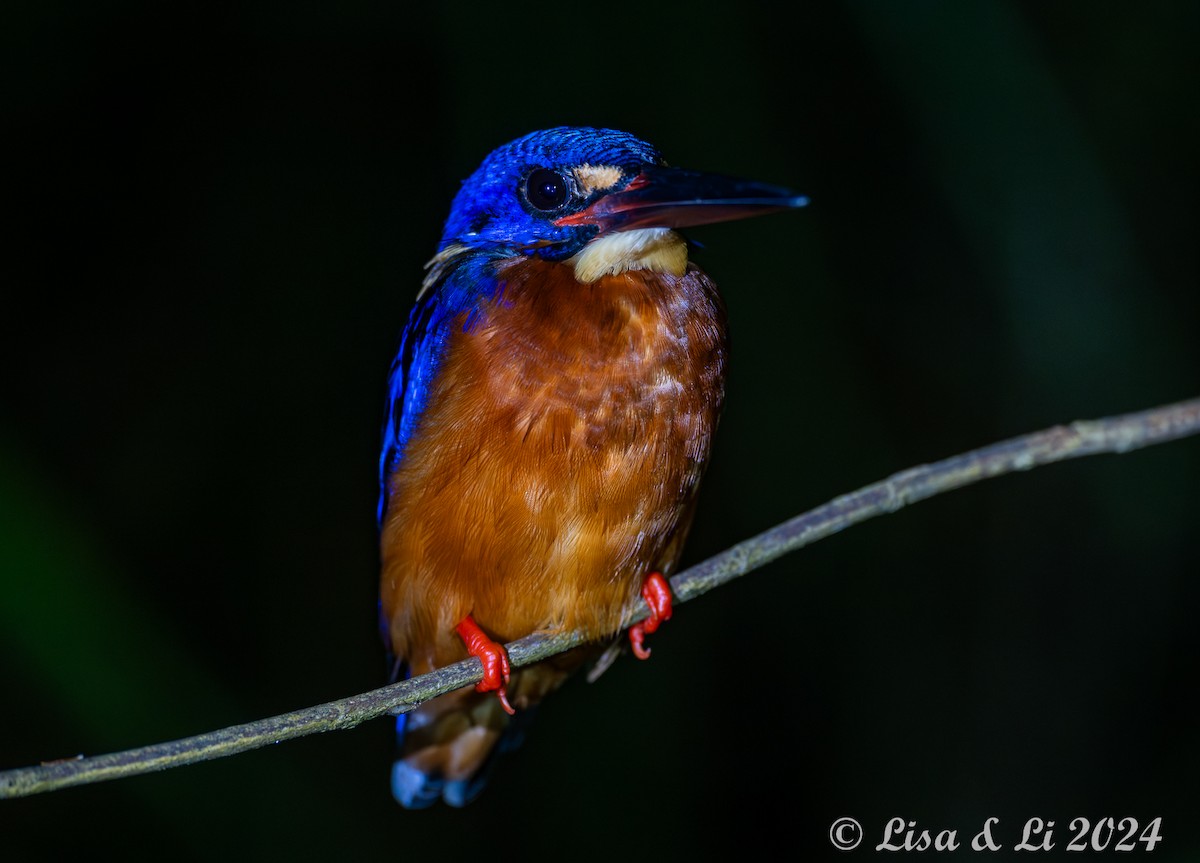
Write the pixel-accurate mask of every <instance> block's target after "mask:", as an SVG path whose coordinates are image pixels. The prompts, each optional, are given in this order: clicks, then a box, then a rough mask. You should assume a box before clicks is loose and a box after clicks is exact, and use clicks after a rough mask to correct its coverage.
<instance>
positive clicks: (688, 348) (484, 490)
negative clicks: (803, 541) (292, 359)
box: [379, 128, 805, 808]
mask: <svg viewBox="0 0 1200 863" xmlns="http://www.w3.org/2000/svg"><path fill="white" fill-rule="evenodd" d="M804 203H805V199H803V198H801V197H798V196H796V195H795V194H793V193H792V192H790V191H788V190H786V189H781V188H778V187H775V186H767V185H763V184H760V183H754V182H748V181H743V180H735V179H731V178H727V177H721V176H717V175H712V174H702V173H697V172H693V171H685V170H679V169H675V168H669V167H667V166H666V165H665V163H664V162H663V160H662V158H661V157H660V155H659V153H658V151H657V150H656V149H655V148H654V147H652V146H651V145H650V144H647V143H646V142H645V141H641V140H639V139H638V138H635V137H634V136H633V135H630V134H627V133H624V132H618V131H613V130H607V129H590V128H557V129H548V130H545V131H540V132H534V133H532V134H530V135H526V136H525V137H523V138H519V139H517V140H515V141H512V142H511V143H509V144H506V145H504V146H503V147H500V148H499V149H498V150H496V151H494V152H493V153H492V154H491V155H489V156H488V157H487V158H486V159H485V160H484V162H483V164H482V165H481V166H480V167H479V169H478V170H476V171H475V173H474V174H472V175H471V176H470V177H469V178H467V180H466V181H465V182H464V183H463V185H462V189H461V190H460V191H459V193H458V195H457V196H456V197H455V199H454V203H453V205H452V207H451V210H450V217H449V219H448V220H447V222H446V227H445V232H444V233H443V235H442V240H441V245H440V246H439V248H438V251H437V254H436V255H435V256H434V257H433V259H432V260H431V261H430V263H429V265H428V275H427V276H426V278H425V281H424V285H423V286H422V288H421V291H420V293H419V295H418V297H417V303H416V306H415V307H414V308H413V310H412V313H411V315H410V317H409V320H408V325H407V327H406V328H405V331H404V335H403V340H402V343H401V347H400V351H399V354H398V356H397V357H396V359H395V361H394V362H393V364H392V369H391V375H390V378H389V390H388V407H387V417H386V421H385V424H384V440H383V452H382V455H381V457H380V465H379V467H380V500H379V523H380V530H381V558H382V567H381V577H380V612H381V615H380V618H381V629H382V632H383V637H384V640H385V643H386V644H387V646H388V649H389V651H390V654H391V656H392V657H393V660H394V661H393V666H392V668H393V671H392V675H393V679H395V678H399V677H402V676H404V675H416V674H423V673H425V672H428V671H430V670H432V669H434V668H438V667H440V666H443V665H447V664H449V663H452V662H456V661H458V660H460V659H463V658H465V657H466V656H467V655H468V654H471V655H474V656H478V657H480V659H481V660H482V661H483V665H484V670H485V675H484V679H483V682H481V683H480V684H479V685H478V686H477V687H476V689H475V690H472V689H465V690H460V691H458V692H454V693H450V694H447V695H444V696H441V697H439V698H436V699H434V700H433V701H431V702H428V703H427V704H424V705H422V706H421V707H420V708H418V709H417V710H415V711H413V712H412V713H410V714H407V715H405V716H401V717H399V720H398V732H399V737H400V741H401V742H400V747H401V748H400V754H399V756H398V759H397V761H396V763H395V765H394V766H393V770H392V790H393V794H394V795H395V797H396V799H397V800H398V801H399V802H400V803H401V804H402V805H404V806H406V807H410V808H422V807H425V806H429V805H432V804H433V803H435V802H436V801H437V800H438V798H439V797H440V798H443V799H444V800H445V801H446V802H447V803H449V804H451V805H455V806H461V805H463V804H465V803H467V802H469V801H470V800H471V799H472V798H473V797H474V796H475V795H476V794H478V792H479V790H480V789H481V788H482V786H483V781H484V778H485V776H486V772H487V770H486V768H487V767H489V766H490V761H491V759H492V756H493V755H494V754H495V753H496V752H497V751H500V750H503V749H504V748H506V745H505V742H506V741H507V742H511V741H512V740H513V739H514V738H516V737H519V734H520V731H521V726H522V725H523V720H524V719H527V718H528V716H529V715H530V710H531V708H533V707H534V706H535V705H536V704H537V703H538V702H539V701H540V700H541V699H542V697H543V696H545V695H546V694H547V693H549V692H551V691H553V690H554V689H556V688H557V687H558V686H559V685H560V684H561V683H562V681H563V680H564V679H565V678H566V676H567V675H568V674H569V673H570V672H571V671H573V670H574V669H575V668H576V667H578V666H579V665H580V664H582V663H583V662H584V661H586V660H587V659H588V658H589V657H590V656H594V655H595V652H596V651H589V650H588V649H587V648H580V649H577V650H576V651H573V652H571V653H568V654H566V655H564V656H561V657H558V658H556V659H553V660H548V661H546V662H543V663H539V664H537V665H534V666H531V667H529V668H524V669H519V670H517V671H512V670H511V669H510V668H509V664H508V657H507V654H506V653H505V651H504V648H503V647H502V646H501V645H502V644H503V643H504V642H506V641H511V640H513V639H516V638H519V637H522V636H525V635H529V634H530V633H533V632H535V631H553V630H562V629H576V628H580V629H582V630H583V631H585V632H586V633H587V634H588V635H589V636H591V637H592V638H593V639H595V641H596V642H597V643H600V642H603V641H604V640H606V639H611V638H613V637H614V636H616V635H617V633H618V631H619V629H620V627H621V623H622V620H623V618H624V617H625V615H626V614H627V612H629V611H630V610H631V609H633V608H635V607H636V606H637V604H638V603H642V602H648V603H649V604H650V607H651V614H650V617H649V618H647V620H646V621H645V622H644V623H643V624H640V625H638V626H635V627H632V628H631V630H630V633H629V637H630V641H631V644H632V648H633V650H634V652H635V653H636V654H637V655H638V656H640V657H643V658H644V657H645V656H647V655H648V651H647V650H645V648H644V646H643V639H644V636H645V634H646V633H647V632H653V631H654V630H655V629H656V628H657V626H658V624H659V623H660V622H661V621H662V620H664V619H666V618H668V617H670V614H671V604H670V602H671V600H670V597H671V594H670V589H669V588H668V586H667V583H666V581H665V578H664V574H669V573H670V572H671V570H672V569H673V568H674V567H675V565H676V563H677V561H678V560H679V555H680V552H681V550H682V547H683V541H684V537H685V536H686V534H687V531H688V527H689V526H690V523H691V521H692V515H693V512H694V509H695V501H696V490H697V487H698V485H699V483H700V477H701V475H702V474H703V473H704V468H705V465H706V463H707V461H708V457H709V451H710V448H711V445H712V437H713V432H714V430H715V429H716V426H717V419H718V417H719V415H720V412H721V403H722V400H723V397H724V387H725V371H726V359H727V354H728V338H727V334H726V326H725V311H724V307H723V305H722V302H721V299H720V296H719V295H718V294H717V289H716V286H715V285H713V283H712V281H711V280H710V279H709V278H708V277H707V276H706V275H705V274H704V273H703V272H701V271H700V269H699V268H698V267H696V266H695V265H694V264H692V263H690V262H689V261H688V246H687V244H686V242H685V240H684V239H683V238H682V237H681V236H680V235H679V234H677V233H676V232H675V230H674V229H675V228H681V227H686V226H689V225H699V224H703V223H707V222H716V221H722V220H726V219H735V218H741V217H743V216H749V215H754V214H757V213H764V212H770V211H773V210H780V209H785V208H789V207H797V206H802V205H803V204H804ZM490 693H495V694H494V695H493V694H490ZM497 696H498V697H497ZM514 709H515V710H517V711H519V712H518V713H517V715H516V717H514V718H510V714H512V713H513V712H514ZM498 744H499V745H498Z"/></svg>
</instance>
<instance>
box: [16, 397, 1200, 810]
mask: <svg viewBox="0 0 1200 863" xmlns="http://www.w3.org/2000/svg"><path fill="white" fill-rule="evenodd" d="M1197 433H1200V398H1197V399H1192V400H1190V401H1184V402H1179V403H1177V404H1173V405H1166V406H1163V407H1158V408H1152V409H1149V410H1145V411H1140V412H1138V413H1131V414H1125V415H1122V416H1115V417H1107V418H1104V419H1098V420H1084V421H1079V422H1074V423H1071V424H1070V425H1067V426H1055V427H1054V428H1050V429H1047V430H1045V431H1040V432H1035V433H1033V434H1028V435H1023V436H1021V437H1016V438H1012V439H1010V440H1007V441H1002V442H1000V443H997V444H993V445H991V446H987V447H983V448H982V449H977V450H972V451H971V452H967V453H963V454H962V455H957V456H953V457H951V458H948V459H944V460H943V461H939V462H936V463H934V464H930V465H921V466H919V467H914V468H911V469H909V470H906V471H902V472H900V473H897V474H894V475H893V476H891V477H889V478H888V479H885V480H883V481H882V482H877V483H874V484H872V485H868V486H865V487H864V488H861V489H859V490H858V491H855V492H851V493H850V494H847V495H843V496H842V497H839V498H836V499H834V500H832V501H830V502H829V503H826V504H824V505H823V506H819V507H817V508H816V509H814V510H811V511H810V512H807V513H804V514H803V515H800V516H797V517H796V518H793V519H791V520H790V521H786V522H784V523H783V524H780V525H777V526H776V527H773V528H771V529H770V530H767V531H765V532H763V533H760V534H759V535H758V536H755V537H752V538H751V539H748V540H746V541H744V542H741V543H739V544H738V545H735V546H733V547H732V548H730V549H728V550H726V551H724V552H722V553H721V554H718V555H716V556H715V557H712V558H709V559H708V560H706V561H704V562H703V563H700V564H697V565H696V566H693V567H692V568H690V569H688V570H685V571H684V572H681V573H679V574H678V575H676V576H675V577H674V578H672V579H671V589H672V590H673V591H674V594H675V602H676V603H677V604H678V603H683V602H687V601H689V600H691V599H695V598H696V597H697V596H700V595H701V594H703V593H707V592H708V591H710V590H712V589H713V588H715V587H718V586H720V585H722V584H725V583H726V582H728V581H732V580H733V579H735V578H738V577H739V576H742V575H745V574H746V573H748V572H751V571H753V570H755V569H758V568H759V567H761V566H764V565H766V564H767V563H770V562H771V561H773V560H775V559H776V558H778V557H780V556H782V555H784V554H787V553H788V552H791V551H795V550H797V549H799V548H803V547H804V546H806V545H809V544H810V543H813V542H816V541H817V540H819V539H823V538H825V537H827V536H830V535H832V534H834V533H837V532H838V531H841V530H844V529H845V528H847V527H850V526H851V525H854V524H858V523H859V522H862V521H866V520H867V519H869V518H874V517H875V516H878V515H884V514H886V513H892V512H895V511H896V510H898V509H901V508H902V507H905V506H907V505H908V504H910V503H916V502H917V501H920V500H924V499H926V498H929V497H933V496H934V495H936V494H941V493H943V492H947V491H952V490H953V489H957V488H962V487H963V486H967V485H971V484H973V483H976V482H979V481H980V480H984V479H988V478H990V477H994V476H1000V475H1002V474H1006V473H1012V472H1014V471H1019V470H1029V469H1030V468H1033V467H1037V466H1039V465H1044V464H1051V463H1053V462H1058V461H1065V460H1067V459H1072V458H1081V457H1083V456H1088V455H1096V454H1098V453H1124V452H1129V451H1130V450H1135V449H1140V448H1141V447H1146V446H1151V445H1153V444H1159V443H1165V442H1167V441H1171V440H1176V439H1178V438H1182V437H1187V436H1189V435H1194V434H1197ZM644 617H645V611H644V610H642V611H640V612H639V613H637V614H635V615H633V616H631V617H630V618H629V620H627V621H626V623H625V625H626V626H628V625H631V624H633V623H636V622H638V621H639V620H642V619H643V618H644ZM584 641H585V639H584V638H583V636H582V635H581V634H580V633H579V632H566V633H561V634H558V635H553V636H547V635H531V636H529V637H527V638H522V639H520V640H519V641H515V642H513V643H511V644H509V645H508V652H509V657H510V659H511V661H512V664H513V665H514V666H522V665H529V664H531V663H534V662H538V661H539V660H542V659H546V658H548V657H550V656H553V655H555V654H558V653H562V652H564V651H566V650H569V649H570V648H572V647H576V646H578V645H580V644H582V643H584ZM481 677H482V666H481V665H480V662H479V660H478V659H475V658H471V659H466V660H463V661H462V662H458V663H456V664H454V665H450V666H447V667H445V668H441V669H438V670H437V671H434V672H432V673H430V674H424V675H421V676H420V677H414V678H410V679H409V680H405V681H403V682H400V683H395V684H392V685H391V686H385V687H383V688H382V689H376V690H374V691H372V692H367V693H364V694H362V695H355V696H352V697H350V698H343V699H340V700H338V701H330V702H328V703H327V704H321V705H318V706H316V707H310V708H307V709H304V710H297V711H294V712H292V713H285V714H283V715H281V716H273V717H270V718H269V719H262V720H259V721H257V722H248V723H246V724H244V725H235V726H232V727H230V728H224V729H221V730H220V731H212V732H209V733H207V734H199V735H197V736H195V737H187V738H184V739H182V740H175V741H172V742H169V743H159V744H155V745H152V746H143V747H141V748H138V749H129V750H126V751H124V752H116V753H111V754H108V755H97V756H94V757H91V758H83V757H80V758H76V759H68V760H62V761H52V762H47V763H43V764H41V765H39V766H36V767H26V768H21V769H16V770H7V771H4V772H0V798H8V797H24V796H28V795H32V794H39V793H42V792H45V791H54V790H57V789H60V788H67V787H70V786H72V785H83V784H87V783H92V782H103V781H105V780H108V779H119V778H121V777H125V776H134V775H137V774H140V773H149V772H152V771H156V770H166V769H167V768H170V767H180V766H183V765H185V764H193V763H195V762H198V761H208V760H211V759H214V758H223V757H225V756H227V755H234V754H236V753H239V752H245V751H247V750H251V749H258V748H260V747H262V746H266V745H268V744H271V743H279V742H281V741H283V740H291V739H293V738H296V737H303V736H305V735H308V734H316V733H318V732H322V731H334V730H340V729H344V728H353V727H354V726H356V725H359V724H360V723H362V722H366V721H367V720H369V719H375V718H377V717H379V716H383V715H385V714H399V713H407V712H408V711H410V710H412V709H413V708H414V707H416V706H417V705H419V704H421V703H422V702H425V701H428V700H429V699H431V698H435V697H437V696H438V695H442V694H444V693H447V692H450V691H452V690H455V689H460V688H462V687H464V686H469V685H472V684H474V683H477V682H478V681H479V680H480V678H481Z"/></svg>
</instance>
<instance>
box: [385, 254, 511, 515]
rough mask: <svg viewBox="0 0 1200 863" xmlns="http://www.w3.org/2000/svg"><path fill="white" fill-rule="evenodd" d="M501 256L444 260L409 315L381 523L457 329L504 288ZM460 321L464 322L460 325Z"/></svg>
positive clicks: (392, 395)
mask: <svg viewBox="0 0 1200 863" xmlns="http://www.w3.org/2000/svg"><path fill="white" fill-rule="evenodd" d="M495 261H496V256H495V255H493V254H488V253H480V252H470V253H467V252H466V250H464V251H463V252H462V253H458V254H457V255H455V256H454V257H452V258H448V259H447V260H446V261H445V262H443V265H442V266H439V267H438V268H436V269H435V270H434V271H433V273H432V274H431V277H432V279H433V280H434V282H433V284H431V285H429V286H428V287H427V288H426V289H425V290H424V291H422V293H421V296H420V297H419V298H418V300H417V304H416V305H415V306H414V307H413V310H412V312H411V313H410V314H409V316H408V324H407V325H406V326H405V327H404V335H403V336H402V337H401V340H400V351H399V352H398V353H397V354H396V358H395V359H394V360H392V368H391V371H390V372H389V374H388V393H387V411H386V414H385V418H384V423H383V448H382V451H381V452H380V454H379V505H378V510H377V512H376V518H377V519H378V521H379V522H380V523H382V522H383V516H384V514H385V513H386V512H387V496H388V478H389V477H391V475H392V471H394V470H395V469H396V466H397V465H398V464H400V462H401V460H402V459H403V458H404V450H405V447H406V446H408V442H409V440H410V439H411V438H412V435H413V432H414V431H415V430H416V427H417V421H418V420H419V419H420V417H421V414H422V412H423V411H424V410H425V407H426V405H427V404H428V402H429V395H430V392H431V390H432V387H433V382H434V380H435V379H436V377H437V373H438V370H439V369H440V367H441V364H442V360H443V359H444V357H445V353H446V344H447V342H448V341H449V340H450V334H451V333H452V332H453V331H454V328H455V326H461V327H462V328H463V329H464V330H466V329H469V328H470V327H472V326H473V325H474V324H475V322H476V320H477V318H478V315H477V313H476V310H477V309H478V306H479V300H480V299H481V298H486V297H491V296H493V295H494V294H495V293H496V292H497V291H498V290H500V289H501V288H502V287H503V286H502V285H500V284H498V283H497V282H496V280H495V269H494V265H495ZM460 320H461V324H459V323H456V322H458V321H460Z"/></svg>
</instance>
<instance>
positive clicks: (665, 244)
mask: <svg viewBox="0 0 1200 863" xmlns="http://www.w3.org/2000/svg"><path fill="white" fill-rule="evenodd" d="M687 260H688V257H687V243H686V242H685V241H684V239H683V237H681V236H679V234H677V233H675V232H674V231H672V230H671V229H670V228H637V229H635V230H632V231H614V232H613V233H611V234H604V235H603V236H600V237H596V238H595V239H594V240H592V241H591V242H590V243H588V244H587V245H586V246H584V247H583V249H582V250H581V251H580V252H579V253H578V254H577V255H575V256H574V257H572V258H568V259H567V263H568V264H571V265H572V266H573V267H574V268H575V278H576V279H578V280H579V281H581V282H594V281H596V280H597V279H599V278H600V277H601V276H615V275H618V274H620V273H624V272H625V271H627V270H650V271H652V272H655V273H671V274H672V275H675V276H682V275H683V274H684V272H685V271H686V270H687Z"/></svg>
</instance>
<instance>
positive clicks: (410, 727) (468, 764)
mask: <svg viewBox="0 0 1200 863" xmlns="http://www.w3.org/2000/svg"><path fill="white" fill-rule="evenodd" d="M566 676H567V672H566V671H565V670H564V669H562V668H556V667H554V666H553V665H551V664H549V663H541V664H538V665H534V666H532V667H530V668H525V669H521V670H519V671H514V672H513V674H512V677H511V679H510V680H509V684H508V697H509V700H510V701H511V702H512V704H513V706H514V707H515V708H516V710H517V713H516V715H515V716H509V715H508V714H507V713H505V712H504V709H503V708H502V707H501V706H500V700H499V699H498V698H497V697H496V695H495V694H494V693H490V692H489V693H480V692H476V691H475V690H474V689H460V690H458V691H456V692H449V693H447V694H446V695H442V696H439V697H437V698H435V699H433V700H432V701H429V702H426V703H425V704H422V705H421V706H420V707H418V708H417V709H416V710H413V711H412V712H411V713H406V714H403V715H401V716H399V717H397V719H396V740H397V743H398V746H399V754H398V755H397V757H396V761H395V762H394V763H393V764H392V796H393V797H395V798H396V801H397V802H398V803H399V804H400V805H401V806H403V807H405V808H406V809H424V808H426V807H428V806H432V805H433V804H434V803H436V802H437V801H438V798H439V797H440V798H441V799H443V800H445V801H446V802H447V803H448V804H450V805H451V806H465V805H466V804H468V803H470V802H471V801H472V800H474V799H475V798H476V797H477V796H479V792H480V791H482V790H483V787H484V785H486V784H487V779H488V776H489V774H490V773H491V770H492V767H493V766H494V765H495V762H496V758H497V757H498V756H500V755H503V754H504V753H506V752H511V751H512V750H514V749H516V748H517V747H518V746H520V745H521V743H522V742H523V741H524V739H525V731H526V729H527V728H528V727H529V723H530V721H531V720H532V719H533V714H534V713H535V712H536V711H535V708H536V707H537V704H538V702H540V701H541V700H542V697H543V696H544V695H546V694H547V693H548V692H550V691H552V690H554V689H557V688H558V687H559V685H560V684H561V683H562V681H563V680H564V679H565V678H566Z"/></svg>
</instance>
